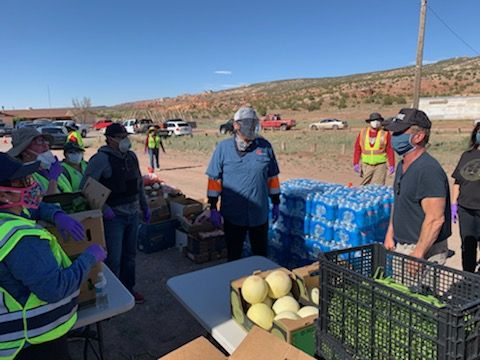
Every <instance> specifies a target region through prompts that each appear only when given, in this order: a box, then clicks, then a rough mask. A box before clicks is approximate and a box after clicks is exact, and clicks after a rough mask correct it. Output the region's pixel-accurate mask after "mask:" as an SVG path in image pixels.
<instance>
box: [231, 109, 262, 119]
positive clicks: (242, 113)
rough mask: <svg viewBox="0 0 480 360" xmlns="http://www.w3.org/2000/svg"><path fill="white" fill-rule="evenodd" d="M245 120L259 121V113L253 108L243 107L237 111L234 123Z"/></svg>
mask: <svg viewBox="0 0 480 360" xmlns="http://www.w3.org/2000/svg"><path fill="white" fill-rule="evenodd" d="M244 119H254V120H258V116H257V113H256V112H255V109H254V108H252V107H251V106H242V107H241V108H240V109H238V110H237V112H236V113H235V115H234V116H233V120H234V121H239V120H244Z"/></svg>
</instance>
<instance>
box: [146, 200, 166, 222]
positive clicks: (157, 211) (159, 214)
mask: <svg viewBox="0 0 480 360" xmlns="http://www.w3.org/2000/svg"><path fill="white" fill-rule="evenodd" d="M147 205H148V207H149V209H150V213H151V218H150V224H155V223H158V222H160V221H163V220H167V219H169V218H170V209H169V208H168V204H167V201H166V200H165V199H164V198H163V197H162V196H157V197H149V198H147Z"/></svg>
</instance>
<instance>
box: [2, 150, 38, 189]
mask: <svg viewBox="0 0 480 360" xmlns="http://www.w3.org/2000/svg"><path fill="white" fill-rule="evenodd" d="M0 168H1V169H2V171H1V172H0V182H5V181H9V180H16V179H23V178H25V177H27V176H28V175H31V174H33V173H34V172H36V171H37V170H38V169H39V168H40V161H34V162H30V163H26V164H24V163H22V162H21V161H19V160H17V159H15V158H13V157H11V156H10V155H8V154H7V153H4V152H0Z"/></svg>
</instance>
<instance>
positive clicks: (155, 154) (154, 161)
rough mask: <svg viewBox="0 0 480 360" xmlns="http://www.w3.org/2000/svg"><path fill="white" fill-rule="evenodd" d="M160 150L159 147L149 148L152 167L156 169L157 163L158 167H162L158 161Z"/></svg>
mask: <svg viewBox="0 0 480 360" xmlns="http://www.w3.org/2000/svg"><path fill="white" fill-rule="evenodd" d="M158 150H159V149H148V158H149V160H150V167H151V168H152V169H155V165H156V167H157V169H160V164H159V163H158Z"/></svg>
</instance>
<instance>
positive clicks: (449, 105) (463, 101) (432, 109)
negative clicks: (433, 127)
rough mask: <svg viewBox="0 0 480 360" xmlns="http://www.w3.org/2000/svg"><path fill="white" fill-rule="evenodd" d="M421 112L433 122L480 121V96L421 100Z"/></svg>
mask: <svg viewBox="0 0 480 360" xmlns="http://www.w3.org/2000/svg"><path fill="white" fill-rule="evenodd" d="M419 108H420V110H423V111H425V112H426V113H427V115H428V117H429V118H430V119H431V120H474V119H480V96H443V97H431V98H421V99H420V104H419Z"/></svg>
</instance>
